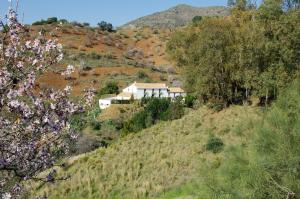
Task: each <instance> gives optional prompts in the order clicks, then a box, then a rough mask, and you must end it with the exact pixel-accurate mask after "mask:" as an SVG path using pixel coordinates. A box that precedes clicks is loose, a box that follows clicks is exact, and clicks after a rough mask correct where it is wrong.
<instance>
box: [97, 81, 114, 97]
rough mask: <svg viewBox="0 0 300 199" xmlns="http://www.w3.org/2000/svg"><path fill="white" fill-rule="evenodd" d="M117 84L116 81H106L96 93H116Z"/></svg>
mask: <svg viewBox="0 0 300 199" xmlns="http://www.w3.org/2000/svg"><path fill="white" fill-rule="evenodd" d="M118 93H119V86H118V84H117V83H116V82H107V83H106V85H105V86H104V87H103V88H102V89H101V90H100V91H98V93H97V95H98V96H102V95H106V94H118Z"/></svg>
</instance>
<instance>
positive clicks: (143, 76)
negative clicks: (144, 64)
mask: <svg viewBox="0 0 300 199" xmlns="http://www.w3.org/2000/svg"><path fill="white" fill-rule="evenodd" d="M137 77H138V78H139V79H145V78H148V77H149V76H148V75H147V74H146V73H145V72H144V71H142V70H140V71H139V72H138V73H137Z"/></svg>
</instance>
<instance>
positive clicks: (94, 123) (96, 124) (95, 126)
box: [90, 121, 102, 131]
mask: <svg viewBox="0 0 300 199" xmlns="http://www.w3.org/2000/svg"><path fill="white" fill-rule="evenodd" d="M90 125H91V126H92V128H93V130H95V131H99V130H101V126H102V123H101V122H99V121H92V122H90Z"/></svg>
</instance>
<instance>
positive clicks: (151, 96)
mask: <svg viewBox="0 0 300 199" xmlns="http://www.w3.org/2000/svg"><path fill="white" fill-rule="evenodd" d="M154 95H155V93H154V89H152V95H151V97H154Z"/></svg>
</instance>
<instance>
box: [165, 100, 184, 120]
mask: <svg viewBox="0 0 300 199" xmlns="http://www.w3.org/2000/svg"><path fill="white" fill-rule="evenodd" d="M183 115H184V107H183V101H182V97H178V98H176V99H175V101H173V102H172V103H171V104H170V107H169V108H168V110H167V111H166V115H165V117H166V118H165V119H166V120H177V119H180V118H181V117H182V116H183Z"/></svg>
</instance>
